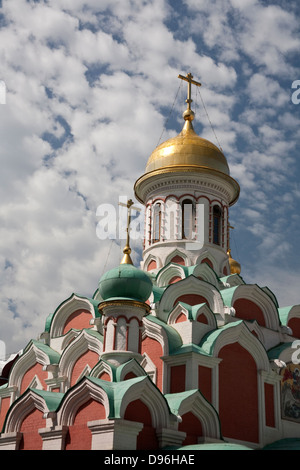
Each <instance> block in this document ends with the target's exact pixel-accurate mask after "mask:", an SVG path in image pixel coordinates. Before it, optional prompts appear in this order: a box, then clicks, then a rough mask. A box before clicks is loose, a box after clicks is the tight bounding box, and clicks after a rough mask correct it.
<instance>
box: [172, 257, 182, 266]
mask: <svg viewBox="0 0 300 470" xmlns="http://www.w3.org/2000/svg"><path fill="white" fill-rule="evenodd" d="M171 263H176V264H181V265H182V266H184V264H185V263H184V259H183V258H181V256H178V255H176V256H174V258H172V259H171Z"/></svg>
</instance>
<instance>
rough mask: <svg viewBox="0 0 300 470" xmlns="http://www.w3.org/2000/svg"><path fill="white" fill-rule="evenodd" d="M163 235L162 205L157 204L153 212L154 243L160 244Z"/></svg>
mask: <svg viewBox="0 0 300 470" xmlns="http://www.w3.org/2000/svg"><path fill="white" fill-rule="evenodd" d="M160 235H161V205H160V204H155V206H154V211H153V242H158V241H159V240H160Z"/></svg>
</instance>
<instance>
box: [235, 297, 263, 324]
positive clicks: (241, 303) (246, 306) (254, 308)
mask: <svg viewBox="0 0 300 470" xmlns="http://www.w3.org/2000/svg"><path fill="white" fill-rule="evenodd" d="M233 307H234V308H235V311H236V314H235V316H236V317H237V318H241V319H243V320H256V321H257V323H258V324H259V325H260V326H266V322H265V318H264V314H263V312H262V310H261V308H260V307H259V306H258V305H256V304H255V303H254V302H252V301H251V300H247V299H238V300H236V301H235V302H234V305H233Z"/></svg>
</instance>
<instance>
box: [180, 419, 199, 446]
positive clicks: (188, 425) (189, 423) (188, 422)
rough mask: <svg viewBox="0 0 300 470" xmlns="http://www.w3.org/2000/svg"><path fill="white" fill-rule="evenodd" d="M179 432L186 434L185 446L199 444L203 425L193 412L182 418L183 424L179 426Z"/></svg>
mask: <svg viewBox="0 0 300 470" xmlns="http://www.w3.org/2000/svg"><path fill="white" fill-rule="evenodd" d="M178 430H179V431H183V432H186V438H185V440H184V441H183V443H182V445H183V446H188V445H191V444H197V443H198V438H199V437H201V436H202V425H201V422H200V421H199V419H198V418H197V417H196V416H195V415H194V414H193V413H191V412H189V413H185V414H184V415H183V416H182V422H181V423H180V424H179V426H178Z"/></svg>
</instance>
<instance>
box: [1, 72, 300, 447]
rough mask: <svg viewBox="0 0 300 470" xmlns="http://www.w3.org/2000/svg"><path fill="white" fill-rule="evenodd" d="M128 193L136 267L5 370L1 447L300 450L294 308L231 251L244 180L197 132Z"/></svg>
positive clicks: (123, 269)
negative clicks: (136, 238)
mask: <svg viewBox="0 0 300 470" xmlns="http://www.w3.org/2000/svg"><path fill="white" fill-rule="evenodd" d="M179 78H181V79H182V80H184V81H185V82H187V87H188V94H187V100H186V103H187V109H186V111H185V112H184V113H183V127H182V131H181V132H180V133H179V135H177V136H176V137H173V138H170V139H168V140H167V141H165V142H163V143H162V144H160V145H159V146H157V147H156V148H155V149H154V151H153V153H152V154H151V155H150V157H149V159H148V161H147V163H146V159H145V163H146V168H145V172H144V174H143V175H141V176H140V178H138V180H137V181H136V182H135V185H134V194H135V198H136V201H138V202H139V203H141V204H143V205H144V207H145V233H144V241H143V243H144V244H143V256H142V261H141V265H140V266H139V267H137V266H134V265H133V263H132V259H131V248H130V220H131V211H132V208H133V206H132V204H133V202H132V201H131V200H130V201H128V204H127V208H128V225H127V242H126V246H125V248H124V257H123V259H122V261H121V263H120V265H119V266H116V267H114V268H113V269H111V270H109V271H108V272H106V273H104V275H103V276H102V277H101V279H100V280H99V284H98V286H91V291H92V292H95V293H94V295H91V297H85V296H80V295H78V294H72V295H71V296H70V297H68V298H66V299H65V300H64V301H63V302H62V303H61V304H60V305H59V306H58V307H57V308H56V310H55V311H54V312H53V313H52V314H51V315H49V316H48V317H47V318H45V329H44V331H43V332H42V333H41V334H40V336H39V337H38V339H33V340H31V341H30V342H29V343H28V344H27V345H26V346H25V347H24V349H23V350H22V352H21V353H20V354H19V355H18V356H17V357H15V358H14V360H12V361H10V362H9V363H8V364H6V366H5V367H4V368H3V370H2V376H1V377H0V433H1V434H0V450H90V449H91V450H93V449H95V450H158V449H165V450H168V449H170V450H172V449H173V450H185V449H186V450H189V449H193V450H202V449H203V450H205V449H214V450H219V449H220V450H222V449H229V450H235V449H236V450H240V449H245V450H256V449H291V448H294V449H295V448H296V449H300V366H299V362H300V358H298V357H297V347H298V348H299V345H300V305H292V306H288V307H284V308H281V307H279V305H278V302H277V300H276V297H275V295H274V294H273V292H271V291H270V289H268V287H266V286H259V285H257V284H247V283H246V282H245V281H244V279H243V277H241V266H240V265H239V263H238V262H237V261H235V260H234V259H233V258H232V255H231V248H230V229H231V226H230V222H229V211H230V207H231V206H232V205H234V204H235V203H237V201H238V198H239V193H240V187H239V184H238V182H237V181H236V180H235V179H234V178H232V176H230V170H229V167H228V163H227V160H226V158H225V156H224V154H223V152H222V151H221V150H220V149H219V148H218V147H217V146H216V145H214V144H213V143H211V142H209V141H208V140H205V139H203V138H201V137H199V136H198V135H197V134H196V132H195V131H194V128H193V120H194V112H193V111H192V109H191V103H192V99H191V87H192V85H194V86H195V87H196V86H200V84H199V83H198V82H196V81H194V80H193V76H192V75H191V74H187V75H186V76H184V77H183V76H181V75H180V76H179Z"/></svg>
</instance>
